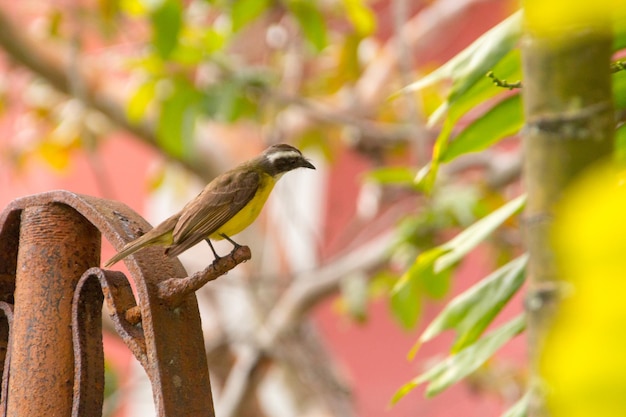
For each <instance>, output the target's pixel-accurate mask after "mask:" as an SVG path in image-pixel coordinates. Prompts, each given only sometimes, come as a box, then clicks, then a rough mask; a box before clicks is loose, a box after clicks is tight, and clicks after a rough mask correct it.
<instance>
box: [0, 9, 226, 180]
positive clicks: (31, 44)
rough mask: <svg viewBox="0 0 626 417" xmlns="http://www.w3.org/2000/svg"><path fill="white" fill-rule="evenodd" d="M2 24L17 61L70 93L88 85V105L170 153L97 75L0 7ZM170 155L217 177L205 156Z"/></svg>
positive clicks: (0, 34)
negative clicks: (57, 52) (44, 43)
mask: <svg viewBox="0 0 626 417" xmlns="http://www.w3.org/2000/svg"><path fill="white" fill-rule="evenodd" d="M0 27H1V28H2V30H0V47H1V48H2V49H4V51H5V52H6V53H7V55H8V56H9V57H10V58H11V59H12V60H13V61H15V62H16V63H18V64H19V65H21V66H23V67H25V68H27V69H29V70H30V71H32V72H33V73H35V74H37V75H38V76H40V77H41V78H43V79H44V80H46V81H47V82H48V83H49V84H50V85H51V86H52V87H53V88H55V89H56V90H58V91H60V92H61V93H63V94H66V95H68V96H73V93H74V92H73V88H72V85H81V86H82V87H84V88H83V90H82V92H83V94H81V97H76V98H77V99H80V100H83V101H84V102H85V103H84V104H85V105H86V106H88V107H91V108H93V109H94V110H97V111H99V112H100V113H102V114H104V115H105V116H107V117H108V118H109V120H111V122H113V123H114V124H116V125H117V126H119V127H120V128H122V129H124V130H126V131H128V132H129V133H131V134H133V136H135V137H136V138H137V139H139V140H141V141H142V142H144V143H146V144H148V145H149V146H151V147H152V148H154V149H156V150H157V151H158V152H159V153H166V150H164V149H163V148H162V147H161V146H160V144H159V143H158V140H157V137H156V132H155V131H154V126H153V124H152V123H150V122H148V121H145V120H143V121H139V122H135V121H132V120H130V119H129V118H128V116H127V115H126V112H125V110H124V108H123V106H122V105H120V103H119V102H117V101H116V100H115V99H113V98H112V97H110V96H108V95H107V94H106V92H104V91H102V90H101V89H100V88H98V85H97V83H96V82H95V81H94V78H93V77H89V76H87V75H86V74H85V72H84V70H83V71H80V70H76V69H72V68H71V65H70V63H68V62H63V61H62V60H61V59H59V58H57V57H54V56H52V55H51V54H50V53H49V52H48V51H47V50H45V49H44V48H42V47H41V46H40V43H38V42H36V41H34V40H33V39H30V38H29V37H28V36H27V35H25V34H24V31H23V30H19V29H18V28H17V27H16V26H15V25H14V24H13V22H11V19H10V18H9V17H8V16H7V14H6V13H5V12H4V11H3V10H2V8H0ZM70 74H71V77H76V78H77V79H70ZM166 156H167V157H168V158H169V159H170V160H172V161H176V162H178V163H180V164H181V165H183V166H184V167H185V168H187V169H189V170H190V171H192V172H194V173H196V174H197V175H199V176H200V177H202V178H205V179H208V178H213V177H214V176H215V172H214V171H213V170H212V169H211V167H212V166H215V165H214V164H211V163H208V162H207V161H206V160H205V159H204V156H203V159H202V160H201V159H200V158H195V159H191V158H184V157H179V156H176V155H172V154H166Z"/></svg>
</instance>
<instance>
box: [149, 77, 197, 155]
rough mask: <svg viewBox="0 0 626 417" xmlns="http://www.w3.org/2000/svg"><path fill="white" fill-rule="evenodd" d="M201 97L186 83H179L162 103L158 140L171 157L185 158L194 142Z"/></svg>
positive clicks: (157, 131)
mask: <svg viewBox="0 0 626 417" xmlns="http://www.w3.org/2000/svg"><path fill="white" fill-rule="evenodd" d="M200 100H201V95H200V94H199V93H198V92H197V91H196V90H195V89H193V87H191V86H190V85H189V84H187V83H186V82H182V81H180V82H178V83H176V85H175V88H174V91H173V93H172V94H171V95H170V96H169V97H168V98H167V99H165V100H164V101H163V102H162V103H161V112H160V117H159V118H158V123H157V130H156V133H157V140H158V142H159V144H160V145H161V146H162V147H163V149H164V150H165V151H166V152H167V153H168V154H170V155H175V156H179V157H180V156H183V155H185V153H186V152H188V151H189V149H190V147H191V146H190V144H191V143H192V141H193V132H194V130H195V122H196V118H197V116H198V113H199V103H200Z"/></svg>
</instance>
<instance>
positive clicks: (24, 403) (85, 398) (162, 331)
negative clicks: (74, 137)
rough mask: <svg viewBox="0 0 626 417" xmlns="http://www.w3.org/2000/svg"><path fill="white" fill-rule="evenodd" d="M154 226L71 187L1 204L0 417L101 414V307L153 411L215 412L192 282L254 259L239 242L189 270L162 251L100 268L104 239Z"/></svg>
mask: <svg viewBox="0 0 626 417" xmlns="http://www.w3.org/2000/svg"><path fill="white" fill-rule="evenodd" d="M150 228H151V226H150V225H149V224H148V223H147V222H146V221H145V220H144V219H143V218H141V216H139V215H138V214H137V213H135V212H134V211H133V210H131V209H130V208H128V207H127V206H125V205H124V204H122V203H120V202H116V201H111V200H105V199H100V198H95V197H90V196H85V195H79V194H74V193H71V192H67V191H53V192H49V193H44V194H38V195H34V196H28V197H24V198H20V199H17V200H15V201H13V202H12V203H11V204H9V206H8V207H6V208H5V210H4V211H3V212H2V213H0V312H1V314H0V370H1V372H2V388H1V391H0V415H2V416H12V417H13V416H70V415H71V416H74V417H78V416H81V417H82V416H101V415H102V404H103V389H104V354H103V346H102V321H101V319H102V316H101V314H102V311H103V310H102V307H103V303H104V302H105V301H106V306H107V308H106V311H108V313H109V314H110V316H111V318H112V319H113V322H114V324H115V328H116V330H117V332H118V333H119V335H120V336H121V338H122V339H123V340H124V342H125V343H126V345H127V346H128V348H129V349H130V351H131V352H132V353H133V355H134V356H135V357H136V358H137V359H138V361H139V362H140V363H141V365H142V366H143V368H144V369H145V371H146V373H147V375H148V377H149V379H150V381H151V384H152V391H153V397H154V402H155V409H156V410H157V413H158V415H159V416H164V417H165V416H176V417H183V416H194V417H196V416H213V415H214V410H213V400H212V396H211V386H210V381H209V371H208V367H207V359H206V354H205V348H204V341H203V335H202V329H201V326H200V315H199V311H198V305H197V300H196V296H195V293H194V291H196V290H197V289H199V288H200V287H201V286H202V285H204V284H205V283H207V282H208V281H210V280H213V279H215V278H217V277H219V276H220V275H223V274H225V273H226V272H227V271H228V270H230V269H232V268H234V267H235V266H236V265H237V264H239V263H240V262H244V261H246V260H248V259H250V250H249V249H248V248H247V247H245V246H243V247H240V248H236V249H234V250H233V252H232V253H231V254H230V255H229V256H226V257H223V258H220V259H218V260H216V261H215V262H214V263H213V264H212V265H210V266H209V267H207V268H206V269H205V270H203V271H200V272H198V273H196V274H194V275H192V276H186V272H185V270H184V268H183V267H182V265H181V264H180V262H178V260H176V259H169V258H167V257H166V256H165V255H164V254H163V250H162V249H159V248H146V249H144V250H142V251H139V252H138V253H137V254H135V255H134V256H132V257H129V258H128V259H127V260H126V261H125V262H126V266H127V268H128V270H129V272H130V279H128V278H127V277H126V276H125V274H123V273H121V272H118V271H111V270H104V269H100V268H99V266H100V247H101V239H102V237H104V238H106V239H107V240H108V241H109V242H111V244H112V245H113V246H114V247H115V248H116V249H118V250H119V249H120V248H121V247H122V246H123V245H124V244H125V243H126V242H128V241H130V240H133V239H135V238H136V237H138V236H139V235H141V234H142V233H144V232H145V231H147V230H149V229H150Z"/></svg>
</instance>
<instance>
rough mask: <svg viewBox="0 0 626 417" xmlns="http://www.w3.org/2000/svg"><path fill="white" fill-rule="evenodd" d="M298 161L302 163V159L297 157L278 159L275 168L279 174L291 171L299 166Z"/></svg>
mask: <svg viewBox="0 0 626 417" xmlns="http://www.w3.org/2000/svg"><path fill="white" fill-rule="evenodd" d="M298 161H300V158H296V157H288V158H278V159H277V160H276V161H274V166H275V167H276V170H277V171H278V172H283V171H289V170H290V169H292V168H293V167H295V166H297V165H298Z"/></svg>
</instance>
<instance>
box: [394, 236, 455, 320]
mask: <svg viewBox="0 0 626 417" xmlns="http://www.w3.org/2000/svg"><path fill="white" fill-rule="evenodd" d="M445 251H446V250H445V249H442V248H439V247H438V248H434V249H431V250H428V251H426V252H423V253H421V254H420V255H419V256H418V257H417V260H416V261H415V262H414V263H413V264H412V265H411V266H410V267H409V269H408V270H407V271H406V272H405V273H404V274H403V275H402V277H400V279H399V280H398V282H397V283H396V285H395V286H394V287H393V290H392V292H391V306H392V312H393V313H394V315H395V317H396V318H398V319H399V321H400V323H401V324H402V325H403V326H404V328H406V329H410V328H413V327H414V326H415V324H416V323H417V319H418V318H419V313H420V308H421V297H422V293H423V291H424V284H423V283H424V281H426V280H431V279H436V278H438V277H436V276H435V274H434V272H433V264H434V262H435V261H436V260H437V258H439V257H440V256H441V255H442V254H444V253H445Z"/></svg>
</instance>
